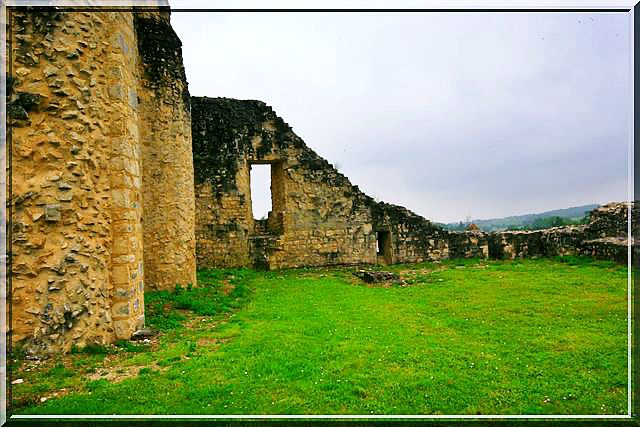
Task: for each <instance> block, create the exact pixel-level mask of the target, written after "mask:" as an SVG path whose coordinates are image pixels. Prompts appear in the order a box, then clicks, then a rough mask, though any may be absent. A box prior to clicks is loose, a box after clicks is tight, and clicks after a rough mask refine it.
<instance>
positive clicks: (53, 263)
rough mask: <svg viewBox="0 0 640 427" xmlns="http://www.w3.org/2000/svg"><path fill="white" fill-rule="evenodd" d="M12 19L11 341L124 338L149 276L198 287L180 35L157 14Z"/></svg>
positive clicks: (65, 343)
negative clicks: (196, 281) (178, 36)
mask: <svg viewBox="0 0 640 427" xmlns="http://www.w3.org/2000/svg"><path fill="white" fill-rule="evenodd" d="M8 18H9V27H8V28H9V34H8V35H9V55H10V57H9V70H8V74H9V75H8V91H7V92H8V98H7V102H8V104H7V115H8V124H9V126H8V143H9V144H10V147H9V148H8V153H9V154H10V164H9V167H10V174H11V175H10V194H9V200H8V203H7V204H8V209H9V215H10V217H9V219H10V221H11V230H10V233H11V236H10V238H11V240H10V243H11V259H10V260H11V271H10V274H11V285H12V286H11V303H12V304H11V324H10V331H11V338H12V341H13V342H21V343H25V344H27V346H28V347H29V348H30V349H32V350H34V351H40V352H53V351H58V350H59V349H65V350H68V349H69V348H70V347H71V346H72V345H78V346H82V345H84V344H86V343H89V342H97V343H107V342H111V341H113V340H114V339H116V338H128V337H130V336H131V334H132V332H134V331H135V330H136V329H138V328H141V327H142V326H143V325H144V289H145V284H146V285H147V287H149V286H151V287H154V288H167V287H169V286H170V287H173V286H175V284H176V283H181V284H187V283H194V281H195V249H194V248H195V238H194V213H193V204H194V198H193V167H192V160H191V154H190V153H191V134H190V132H189V131H188V130H189V129H190V121H189V120H190V106H189V96H188V91H187V83H186V79H185V77H184V69H183V67H182V62H181V52H180V49H181V48H180V42H179V40H178V38H177V36H176V35H175V33H174V32H173V30H172V29H171V27H170V24H169V16H168V12H161V11H157V10H156V11H145V12H138V11H130V10H129V11H127V10H123V11H117V12H114V11H101V10H100V9H99V8H96V10H95V11H72V10H61V9H51V8H49V9H37V8H13V9H10V10H9V16H8ZM160 64H163V65H164V64H168V65H166V66H164V67H163V66H162V65H160ZM176 236H179V237H178V238H176ZM145 264H146V265H145ZM172 266H173V267H172Z"/></svg>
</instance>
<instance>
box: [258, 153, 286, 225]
mask: <svg viewBox="0 0 640 427" xmlns="http://www.w3.org/2000/svg"><path fill="white" fill-rule="evenodd" d="M249 170H250V176H249V182H250V188H251V195H250V198H251V213H252V215H253V220H254V231H255V232H256V233H258V234H260V233H266V232H269V233H281V230H282V211H283V210H284V188H283V186H284V184H283V178H282V162H280V161H255V162H250V163H249Z"/></svg>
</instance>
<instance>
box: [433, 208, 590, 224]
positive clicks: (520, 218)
mask: <svg viewBox="0 0 640 427" xmlns="http://www.w3.org/2000/svg"><path fill="white" fill-rule="evenodd" d="M598 206H600V205H595V204H594V205H584V206H577V207H574V208H566V209H556V210H552V211H547V212H542V213H536V214H526V215H515V216H507V217H504V218H493V219H474V220H472V221H471V222H472V223H474V224H475V225H477V226H478V227H479V228H480V229H481V230H482V231H502V230H507V229H540V228H548V227H554V226H558V225H567V224H577V223H579V222H580V221H581V220H582V219H583V218H584V216H585V214H586V213H587V212H590V211H592V210H594V209H595V208H597V207H598ZM440 225H442V226H443V227H445V228H446V229H448V230H457V231H460V230H464V229H466V227H467V225H468V223H463V222H451V223H449V224H440Z"/></svg>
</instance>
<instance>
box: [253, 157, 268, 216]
mask: <svg viewBox="0 0 640 427" xmlns="http://www.w3.org/2000/svg"><path fill="white" fill-rule="evenodd" d="M271 208H272V200H271V165H268V164H267V165H257V164H252V165H251V212H252V213H253V219H254V220H266V219H267V218H268V217H269V212H271Z"/></svg>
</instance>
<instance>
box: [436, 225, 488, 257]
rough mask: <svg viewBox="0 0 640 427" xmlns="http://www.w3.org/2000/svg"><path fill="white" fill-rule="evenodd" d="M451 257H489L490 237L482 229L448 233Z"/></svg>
mask: <svg viewBox="0 0 640 427" xmlns="http://www.w3.org/2000/svg"><path fill="white" fill-rule="evenodd" d="M446 239H447V246H448V249H449V253H448V255H449V258H488V257H489V239H488V238H487V235H486V234H485V233H482V232H481V231H463V232H459V233H455V232H450V233H448V234H447V238H446Z"/></svg>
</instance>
